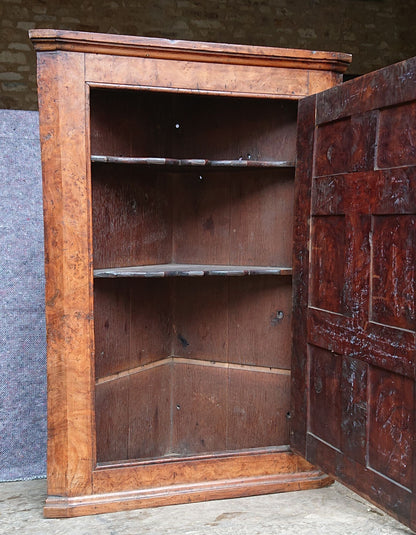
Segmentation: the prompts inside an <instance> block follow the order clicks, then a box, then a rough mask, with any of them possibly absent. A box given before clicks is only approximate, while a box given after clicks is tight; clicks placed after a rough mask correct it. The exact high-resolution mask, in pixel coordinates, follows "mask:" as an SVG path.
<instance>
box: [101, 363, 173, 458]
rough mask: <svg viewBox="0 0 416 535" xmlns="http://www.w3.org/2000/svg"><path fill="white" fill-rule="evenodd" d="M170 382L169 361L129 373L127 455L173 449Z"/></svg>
mask: <svg viewBox="0 0 416 535" xmlns="http://www.w3.org/2000/svg"><path fill="white" fill-rule="evenodd" d="M171 382H172V365H170V364H164V365H161V366H155V367H154V368H149V369H147V370H143V371H141V372H140V373H136V374H133V375H131V376H130V377H129V411H128V415H129V431H128V441H129V447H128V455H127V457H124V459H143V458H147V459H149V458H157V457H162V456H164V455H169V454H170V453H171V452H172V445H171V444H172V439H171V435H172V431H171V429H172V422H171V420H172V394H171ZM121 459H122V458H121V457H119V458H118V459H116V458H113V459H111V460H112V461H115V460H121Z"/></svg>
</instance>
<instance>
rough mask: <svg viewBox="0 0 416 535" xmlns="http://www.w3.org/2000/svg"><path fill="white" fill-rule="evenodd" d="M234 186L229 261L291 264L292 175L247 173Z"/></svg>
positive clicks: (235, 181)
mask: <svg viewBox="0 0 416 535" xmlns="http://www.w3.org/2000/svg"><path fill="white" fill-rule="evenodd" d="M231 187H232V189H231V191H232V193H231V213H230V243H229V248H230V263H231V264H254V263H255V262H259V261H260V263H261V264H262V265H263V264H264V265H272V266H273V265H283V266H291V265H292V232H293V174H292V173H291V172H288V173H283V172H276V171H275V172H267V173H266V172H262V173H261V175H260V174H254V173H253V175H252V176H250V175H249V174H247V176H246V177H245V180H234V181H233V183H232V186H231ZM256 259H257V260H256Z"/></svg>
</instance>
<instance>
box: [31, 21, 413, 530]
mask: <svg viewBox="0 0 416 535" xmlns="http://www.w3.org/2000/svg"><path fill="white" fill-rule="evenodd" d="M30 35H31V39H32V41H33V43H34V46H35V48H36V51H37V54H38V87H39V111H40V132H41V144H42V164H43V181H44V211H45V251H46V254H45V256H46V279H47V287H46V314H47V337H48V433H49V435H48V498H47V501H46V506H45V510H44V512H45V515H46V516H49V517H55V516H57V517H59V516H76V515H83V514H92V513H100V512H105V511H115V510H121V509H131V508H135V507H143V506H153V505H162V504H172V503H182V502H190V501H198V500H206V499H215V498H224V497H235V496H245V495H250V494H261V493H268V492H278V491H286V490H295V489H296V490H298V489H306V488H316V487H319V486H323V485H326V484H328V483H330V482H331V481H332V479H331V477H335V478H337V479H339V480H340V481H343V482H345V483H346V484H347V485H348V486H350V487H351V488H353V489H355V490H357V492H359V493H361V494H362V495H364V496H366V497H367V498H369V499H370V500H373V501H374V502H376V503H378V504H379V505H380V506H381V507H383V508H384V509H385V510H387V511H389V512H390V513H391V514H393V515H394V516H396V517H397V518H399V519H400V520H401V521H403V522H405V523H407V524H409V525H411V526H413V527H415V526H416V519H415V505H414V504H415V500H414V497H413V488H414V481H415V477H414V474H413V471H414V466H415V462H414V456H415V451H416V449H415V445H414V403H415V401H414V390H415V389H414V375H415V330H416V327H415V278H414V265H415V240H416V224H415V203H416V173H415V167H414V166H415V164H416V148H415V143H414V139H416V74H415V71H416V68H415V67H416V62H415V60H409V61H408V62H403V63H401V64H397V65H395V66H392V67H389V68H387V69H383V70H381V71H378V72H376V73H371V74H369V75H366V76H364V77H361V78H358V79H356V80H353V81H351V82H348V83H345V84H341V85H339V84H340V83H341V78H342V72H343V71H344V70H345V69H346V67H347V66H348V63H349V62H350V56H349V55H347V54H341V53H332V52H312V51H302V50H289V49H277V48H266V47H257V46H241V45H223V44H212V43H211V44H209V43H197V42H186V41H168V40H164V39H152V38H140V37H127V36H111V35H101V34H90V33H82V32H66V31H54V30H33V31H31V32H30ZM333 86H335V87H333ZM330 88H332V89H330ZM323 90H327V91H324V92H322V93H320V92H321V91H323ZM316 93H319V94H316ZM308 95H312V96H308ZM304 97H306V98H304ZM296 129H298V132H297V135H296ZM295 162H297V163H296V179H295ZM292 236H293V249H292ZM292 258H293V261H292ZM292 281H293V282H292ZM292 333H293V336H292ZM292 348H293V349H292ZM309 463H312V464H309ZM316 466H318V467H319V468H316ZM320 469H322V470H324V471H325V472H326V473H328V474H330V476H331V477H330V476H327V475H325V474H324V473H322V472H321V471H320Z"/></svg>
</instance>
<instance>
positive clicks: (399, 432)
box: [368, 367, 415, 491]
mask: <svg viewBox="0 0 416 535" xmlns="http://www.w3.org/2000/svg"><path fill="white" fill-rule="evenodd" d="M370 374H371V377H370V378H369V379H370V381H369V388H370V389H371V390H370V417H369V450H368V465H369V467H371V468H373V469H374V470H376V471H377V472H379V473H381V474H385V475H386V476H387V477H389V478H390V479H392V480H393V481H396V482H398V483H400V484H401V485H403V486H404V487H406V488H407V489H409V490H410V491H412V489H413V484H414V483H413V453H414V452H413V448H414V446H413V444H414V431H415V429H414V427H415V426H414V410H413V406H414V381H413V380H412V379H408V378H407V377H403V376H401V375H396V374H392V373H389V372H385V371H384V370H381V369H379V368H375V367H374V368H371V371H370Z"/></svg>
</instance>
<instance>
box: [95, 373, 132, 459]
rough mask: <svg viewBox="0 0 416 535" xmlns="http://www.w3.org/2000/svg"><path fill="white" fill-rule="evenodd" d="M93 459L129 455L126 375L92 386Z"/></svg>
mask: <svg viewBox="0 0 416 535" xmlns="http://www.w3.org/2000/svg"><path fill="white" fill-rule="evenodd" d="M95 422H96V444H97V451H96V459H97V462H98V463H100V462H108V461H111V462H114V461H118V460H123V459H128V458H129V377H121V378H119V379H117V381H113V382H112V383H103V384H100V385H97V386H96V388H95Z"/></svg>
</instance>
